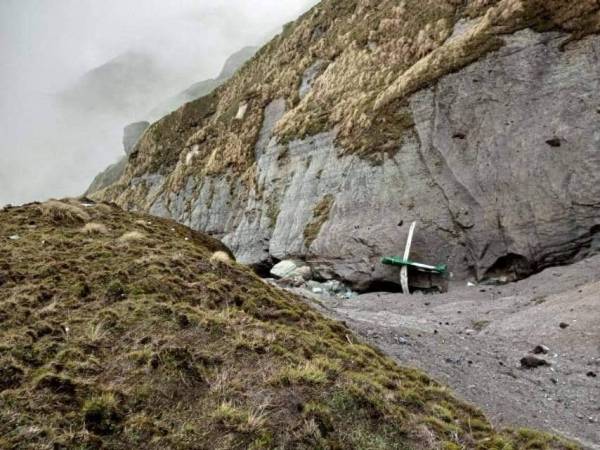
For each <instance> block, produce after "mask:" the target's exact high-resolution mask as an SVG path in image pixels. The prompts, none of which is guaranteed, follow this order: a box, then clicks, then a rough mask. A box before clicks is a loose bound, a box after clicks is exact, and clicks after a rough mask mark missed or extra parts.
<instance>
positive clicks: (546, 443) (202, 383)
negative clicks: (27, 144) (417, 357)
mask: <svg viewBox="0 0 600 450" xmlns="http://www.w3.org/2000/svg"><path fill="white" fill-rule="evenodd" d="M228 255H229V252H228V250H227V249H226V248H224V247H223V246H222V245H221V244H220V243H218V242H217V241H215V240H213V239H211V238H208V237H206V236H204V235H202V234H200V233H197V232H194V231H192V230H190V229H187V228H185V227H183V226H180V225H177V224H175V223H174V222H171V221H167V220H162V219H157V218H152V217H149V216H144V215H138V214H131V213H125V212H123V211H122V210H120V209H118V208H116V207H113V206H109V205H107V204H91V203H86V204H82V203H81V202H79V201H76V200H65V201H61V202H59V201H53V202H49V203H46V204H32V205H26V206H23V207H16V208H8V209H5V210H3V211H2V212H0V448H19V449H21V448H36V449H38V448H39V449H45V448H123V449H125V448H145V449H146V448H148V449H151V448H161V449H165V448H178V449H180V448H194V449H230V448H239V449H247V448H254V449H258V448H280V449H285V448H290V449H291V448H306V449H313V448H323V449H394V448H396V449H420V448H445V449H462V448H481V449H515V450H516V449H525V448H532V449H534V448H535V449H545V448H563V449H566V448H576V447H574V446H572V445H570V444H567V443H564V442H562V441H561V440H560V439H558V438H554V437H550V436H547V435H543V434H540V433H536V432H532V431H528V430H521V431H518V432H512V431H503V432H496V431H495V430H494V429H493V428H492V427H491V426H490V424H489V422H488V421H487V420H486V418H485V417H484V416H483V415H482V414H481V413H480V412H479V411H478V410H477V409H475V408H473V407H471V406H469V405H467V404H465V403H463V402H461V401H459V400H457V399H456V398H455V397H453V395H452V393H451V392H450V391H449V390H448V389H447V388H445V387H444V386H441V385H439V384H438V383H436V382H434V381H432V380H431V379H429V378H428V377H427V376H426V375H425V374H423V373H421V372H419V371H417V370H412V369H404V368H400V367H398V366H397V365H396V364H395V363H394V362H393V361H391V360H390V359H388V358H386V357H385V356H383V355H382V354H381V353H380V352H378V351H377V350H375V349H373V348H371V347H369V346H367V345H364V344H362V343H361V342H360V341H358V340H357V339H356V338H355V337H354V336H353V335H352V334H351V333H350V331H349V330H348V329H347V328H346V327H345V326H344V325H342V324H339V323H336V322H333V321H331V320H328V319H325V318H323V317H322V316H320V315H319V314H318V313H317V312H315V311H313V310H312V309H310V308H309V307H308V306H307V305H305V304H304V303H303V302H301V301H300V300H299V299H297V298H295V297H294V296H292V295H291V294H288V293H285V292H283V291H280V290H278V289H276V288H274V287H271V286H269V285H267V284H265V283H264V282H263V281H262V280H260V279H259V278H257V277H256V276H255V275H254V274H253V273H251V272H250V271H249V270H248V269H246V268H244V267H241V266H239V265H237V264H236V263H234V262H232V261H230V259H229V256H228Z"/></svg>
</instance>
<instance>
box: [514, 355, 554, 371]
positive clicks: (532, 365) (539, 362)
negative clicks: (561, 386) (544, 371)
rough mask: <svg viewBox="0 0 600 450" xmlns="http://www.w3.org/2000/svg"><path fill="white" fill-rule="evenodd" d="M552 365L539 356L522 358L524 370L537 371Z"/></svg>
mask: <svg viewBox="0 0 600 450" xmlns="http://www.w3.org/2000/svg"><path fill="white" fill-rule="evenodd" d="M549 365H550V363H549V362H548V361H546V360H545V359H542V358H538V357H537V356H531V355H530V356H526V357H524V358H521V367H523V368H524V369H536V368H538V367H542V366H549Z"/></svg>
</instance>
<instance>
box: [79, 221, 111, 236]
mask: <svg viewBox="0 0 600 450" xmlns="http://www.w3.org/2000/svg"><path fill="white" fill-rule="evenodd" d="M81 232H82V233H83V234H108V228H107V227H106V225H103V224H101V223H95V222H88V223H86V224H85V225H84V226H83V228H82V229H81Z"/></svg>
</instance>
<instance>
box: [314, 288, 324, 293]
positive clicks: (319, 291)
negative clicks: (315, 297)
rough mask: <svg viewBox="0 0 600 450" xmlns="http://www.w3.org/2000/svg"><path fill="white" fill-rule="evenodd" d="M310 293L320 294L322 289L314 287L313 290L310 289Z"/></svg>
mask: <svg viewBox="0 0 600 450" xmlns="http://www.w3.org/2000/svg"><path fill="white" fill-rule="evenodd" d="M312 292H313V294H322V293H323V289H322V288H320V287H314V288H312Z"/></svg>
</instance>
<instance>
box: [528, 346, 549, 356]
mask: <svg viewBox="0 0 600 450" xmlns="http://www.w3.org/2000/svg"><path fill="white" fill-rule="evenodd" d="M549 351H550V349H549V348H548V347H546V346H545V345H537V346H536V347H535V348H534V349H533V350H532V351H531V353H533V354H534V355H541V354H544V355H546V354H548V352H549Z"/></svg>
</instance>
